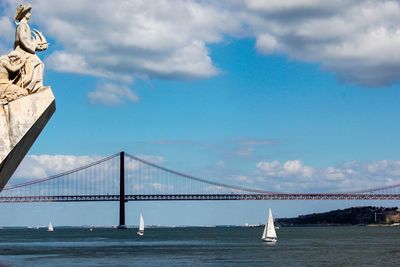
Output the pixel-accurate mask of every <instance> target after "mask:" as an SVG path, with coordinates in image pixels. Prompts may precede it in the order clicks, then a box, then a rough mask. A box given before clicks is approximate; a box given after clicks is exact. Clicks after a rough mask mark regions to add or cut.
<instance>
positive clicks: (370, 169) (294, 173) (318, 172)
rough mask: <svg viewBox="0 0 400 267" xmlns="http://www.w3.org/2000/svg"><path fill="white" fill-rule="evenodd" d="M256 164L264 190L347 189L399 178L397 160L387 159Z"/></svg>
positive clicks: (352, 189)
mask: <svg viewBox="0 0 400 267" xmlns="http://www.w3.org/2000/svg"><path fill="white" fill-rule="evenodd" d="M256 168H257V173H258V180H259V181H261V183H260V184H258V186H259V187H260V188H264V190H267V191H274V190H275V191H285V192H350V191H355V190H363V189H370V188H377V187H383V186H389V185H393V184H395V183H396V181H399V179H400V161H390V160H380V161H373V162H356V161H351V162H344V163H342V164H339V165H337V166H329V167H326V168H316V167H310V166H305V165H303V164H302V163H301V161H299V160H290V161H286V162H284V163H283V164H281V163H280V162H278V161H276V160H275V161H271V162H267V161H261V162H259V163H257V165H256ZM262 184H264V185H267V186H268V188H265V186H262ZM271 187H273V188H271Z"/></svg>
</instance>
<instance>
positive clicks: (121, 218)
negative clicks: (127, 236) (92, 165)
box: [118, 151, 126, 229]
mask: <svg viewBox="0 0 400 267" xmlns="http://www.w3.org/2000/svg"><path fill="white" fill-rule="evenodd" d="M125 202H126V201H125V152H124V151H121V152H120V153H119V225H118V229H126V225H125Z"/></svg>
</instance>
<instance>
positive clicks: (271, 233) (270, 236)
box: [261, 208, 278, 243]
mask: <svg viewBox="0 0 400 267" xmlns="http://www.w3.org/2000/svg"><path fill="white" fill-rule="evenodd" d="M261 239H262V240H263V241H264V242H272V243H275V242H276V241H277V240H278V238H277V236H276V232H275V227H274V218H273V217H272V211H271V208H269V210H268V220H267V223H266V224H265V227H264V232H263V235H262V237H261Z"/></svg>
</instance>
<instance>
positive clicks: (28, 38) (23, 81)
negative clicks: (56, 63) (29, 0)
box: [14, 4, 48, 94]
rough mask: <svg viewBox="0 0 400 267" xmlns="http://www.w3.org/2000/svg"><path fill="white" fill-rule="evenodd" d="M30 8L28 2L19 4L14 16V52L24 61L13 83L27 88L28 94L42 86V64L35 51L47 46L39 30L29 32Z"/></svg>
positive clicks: (42, 49) (44, 48)
mask: <svg viewBox="0 0 400 267" xmlns="http://www.w3.org/2000/svg"><path fill="white" fill-rule="evenodd" d="M31 9H32V7H31V5H30V4H26V5H23V4H21V5H19V6H18V8H17V10H16V12H15V17H14V21H15V22H16V24H17V29H16V32H15V43H14V52H15V54H16V55H17V56H18V57H19V58H21V59H22V60H24V61H26V63H25V65H24V66H23V68H22V71H21V72H20V74H19V75H17V76H16V77H15V80H14V83H15V84H16V85H18V86H20V87H22V88H24V89H26V90H28V92H29V94H32V93H35V92H37V91H38V90H40V89H42V88H43V74H44V64H43V62H42V61H41V60H40V58H39V57H38V56H37V55H36V51H44V50H46V49H47V48H48V43H47V41H46V38H45V37H44V36H43V34H42V33H41V32H39V31H37V30H34V31H33V32H31V28H30V26H29V20H30V17H31ZM32 34H33V36H32Z"/></svg>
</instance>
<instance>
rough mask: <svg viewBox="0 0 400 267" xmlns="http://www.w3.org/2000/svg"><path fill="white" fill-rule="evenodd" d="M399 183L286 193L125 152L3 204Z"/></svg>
mask: <svg viewBox="0 0 400 267" xmlns="http://www.w3.org/2000/svg"><path fill="white" fill-rule="evenodd" d="M399 199H400V184H397V185H392V186H387V187H380V188H373V189H366V190H361V191H357V192H345V193H282V192H271V191H264V190H259V189H251V188H245V187H240V186H234V185H228V184H223V183H218V182H213V181H208V180H205V179H201V178H197V177H194V176H191V175H187V174H184V173H180V172H177V171H174V170H171V169H167V168H165V167H162V166H159V165H157V164H154V163H151V162H149V161H146V160H144V159H140V158H138V157H135V156H132V155H129V154H125V153H124V152H120V153H118V154H115V155H112V156H109V157H107V158H103V159H101V160H98V161H96V162H93V163H91V164H88V165H86V166H83V167H80V168H77V169H74V170H71V171H68V172H63V173H60V174H57V175H53V176H51V177H48V178H45V179H40V180H34V181H30V182H25V183H21V184H16V185H9V186H6V187H5V188H4V189H3V191H2V192H1V193H0V203H12V202H74V201H119V204H120V226H121V227H122V226H124V225H125V202H127V201H171V200H399Z"/></svg>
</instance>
